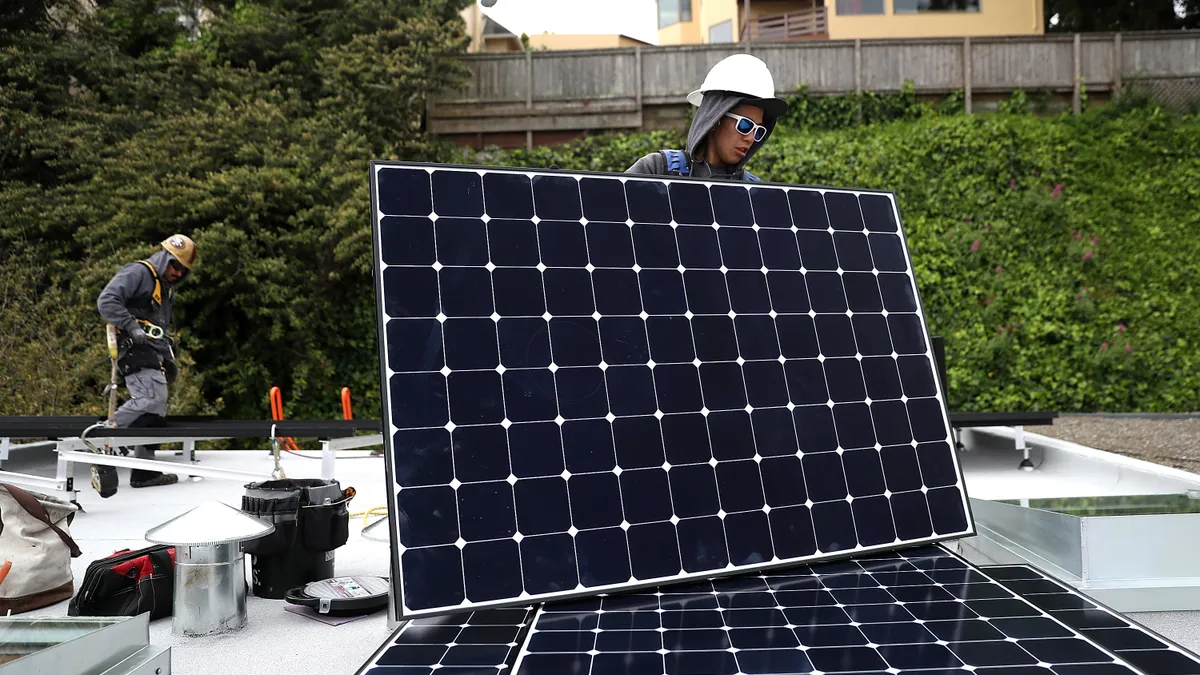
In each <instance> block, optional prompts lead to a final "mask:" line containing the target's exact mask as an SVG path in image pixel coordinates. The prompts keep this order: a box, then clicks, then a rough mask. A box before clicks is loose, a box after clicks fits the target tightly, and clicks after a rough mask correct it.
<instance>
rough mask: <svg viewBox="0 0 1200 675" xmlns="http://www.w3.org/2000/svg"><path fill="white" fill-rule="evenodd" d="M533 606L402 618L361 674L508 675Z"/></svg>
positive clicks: (522, 639)
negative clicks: (406, 620) (419, 617)
mask: <svg viewBox="0 0 1200 675" xmlns="http://www.w3.org/2000/svg"><path fill="white" fill-rule="evenodd" d="M533 613H534V612H533V608H532V607H526V608H512V609H485V610H480V611H477V612H466V613H462V614H449V615H442V616H437V617H428V618H423V619H414V620H412V621H408V622H406V623H405V624H404V625H403V626H401V627H400V629H399V630H397V631H396V633H395V634H394V635H393V636H392V638H394V639H389V640H388V643H387V644H384V645H383V646H382V648H380V649H379V651H377V652H376V653H375V654H374V655H372V656H371V658H370V659H369V660H368V661H367V663H366V664H364V665H363V667H362V668H360V669H359V671H358V672H359V673H361V674H362V675H433V674H434V673H439V674H440V675H502V674H503V675H507V673H508V672H511V671H510V670H509V669H510V668H511V667H512V664H513V661H514V660H515V659H516V656H517V651H518V650H517V647H518V646H519V645H521V644H523V643H524V641H525V635H526V633H527V632H528V629H529V624H530V619H531V618H532V616H533Z"/></svg>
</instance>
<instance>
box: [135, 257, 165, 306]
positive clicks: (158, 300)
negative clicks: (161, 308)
mask: <svg viewBox="0 0 1200 675" xmlns="http://www.w3.org/2000/svg"><path fill="white" fill-rule="evenodd" d="M138 262H140V263H142V264H143V265H145V266H146V269H148V270H150V275H151V276H153V277H154V304H156V305H162V284H161V283H159V281H158V270H156V269H154V265H153V264H151V262H150V261H149V260H139V261H138Z"/></svg>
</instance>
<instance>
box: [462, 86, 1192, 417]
mask: <svg viewBox="0 0 1200 675" xmlns="http://www.w3.org/2000/svg"><path fill="white" fill-rule="evenodd" d="M893 103H894V101H893V102H892V103H889V104H887V105H881V106H877V108H878V109H881V110H884V111H885V113H884V115H883V116H884V117H886V118H890V119H899V120H901V121H896V122H892V123H886V124H866V125H858V124H857V122H855V121H853V120H846V123H845V124H843V125H841V126H843V127H845V128H843V129H840V130H836V131H820V130H817V129H814V128H811V127H810V126H809V125H807V124H798V126H799V127H801V128H799V129H796V128H794V127H793V128H791V129H788V128H783V129H781V130H780V131H778V132H777V133H776V135H775V136H774V137H773V139H772V141H771V142H770V143H769V144H768V145H767V146H766V147H764V148H763V150H762V151H761V152H760V153H759V154H758V155H757V156H756V157H755V159H754V161H753V162H752V167H751V168H752V169H753V170H754V171H755V172H756V173H758V174H759V175H761V176H763V177H764V178H765V179H766V180H771V181H780V182H785V183H799V184H807V185H829V186H847V187H864V188H876V189H885V190H893V191H895V192H896V194H897V197H898V199H899V205H900V213H901V217H902V219H903V221H904V226H905V230H906V232H907V235H908V239H909V246H910V249H911V252H912V256H913V262H914V265H915V268H916V273H917V278H918V284H919V288H920V293H921V295H922V299H923V302H924V305H925V309H926V312H927V318H928V321H929V324H930V328H931V330H932V331H933V332H934V333H935V334H940V335H942V336H944V337H945V339H946V351H947V361H948V376H949V381H950V404H951V407H952V408H953V409H956V410H1033V409H1053V410H1061V411H1094V410H1109V411H1115V410H1139V411H1193V410H1200V368H1198V367H1200V355H1198V353H1197V349H1198V348H1200V293H1198V292H1197V291H1198V290H1200V283H1198V281H1200V273H1198V272H1197V266H1196V260H1197V259H1198V258H1200V236H1198V233H1200V117H1197V116H1194V115H1192V116H1175V115H1171V114H1169V113H1167V112H1164V111H1163V110H1161V109H1159V108H1158V107H1156V106H1154V105H1152V104H1148V103H1145V102H1142V103H1140V104H1126V103H1118V104H1114V105H1109V106H1105V107H1103V108H1096V109H1092V110H1088V111H1085V113H1084V114H1083V115H1081V116H1079V117H1074V116H1071V115H1062V116H1057V117H1051V118H1046V117H1035V116H1032V115H1028V114H1021V113H1022V112H1023V111H1024V109H1025V106H1024V96H1023V95H1020V94H1018V95H1016V96H1014V97H1013V98H1012V99H1010V102H1009V103H1008V105H1007V106H1006V109H1007V110H1012V111H1015V113H1001V114H990V115H977V116H965V115H961V114H956V113H955V111H953V110H950V111H949V112H950V113H951V114H949V115H948V114H946V112H947V111H946V110H945V107H944V106H939V105H936V104H935V105H930V104H922V103H918V102H916V101H915V99H914V100H913V101H912V102H911V103H910V104H909V105H906V106H896V105H894V104H893ZM818 105H824V106H826V107H825V108H820V109H819V110H818V113H819V114H821V115H827V114H829V113H830V111H831V109H832V112H833V113H834V114H836V113H837V106H842V107H845V106H846V104H845V102H844V101H842V102H838V101H831V102H829V103H824V104H818ZM810 113H811V110H810ZM679 141H680V138H679V137H678V136H677V135H674V134H669V133H659V134H654V135H620V136H614V137H609V138H607V139H598V138H590V139H586V140H584V141H581V142H579V143H575V144H572V145H568V146H566V147H563V148H559V149H555V150H549V149H538V150H535V151H534V152H532V153H527V152H524V151H516V152H509V153H490V154H485V155H483V156H481V158H480V159H481V160H483V161H486V162H488V163H494V164H509V165H516V166H549V165H550V164H551V163H557V164H558V165H559V166H561V167H563V168H569V169H588V170H613V171H621V170H624V169H625V168H626V167H627V166H628V164H630V163H631V162H632V161H633V160H634V159H636V158H637V157H638V156H640V155H641V154H644V153H645V152H647V151H651V150H653V149H655V148H658V147H666V146H667V145H669V144H674V145H676V146H677V145H678V143H679Z"/></svg>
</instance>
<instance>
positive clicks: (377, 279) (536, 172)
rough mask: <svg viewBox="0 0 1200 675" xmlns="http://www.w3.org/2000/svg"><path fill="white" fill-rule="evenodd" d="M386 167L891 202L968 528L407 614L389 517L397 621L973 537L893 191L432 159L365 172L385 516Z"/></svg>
mask: <svg viewBox="0 0 1200 675" xmlns="http://www.w3.org/2000/svg"><path fill="white" fill-rule="evenodd" d="M386 168H398V169H424V170H426V171H427V172H429V173H430V174H431V175H432V173H433V172H434V171H437V170H449V171H469V172H476V173H478V174H479V175H480V176H483V175H484V174H487V173H507V174H518V175H523V176H527V177H529V178H530V180H532V179H533V177H535V176H570V177H574V178H576V179H581V178H585V177H595V178H608V179H615V180H619V181H621V183H622V184H625V183H627V182H630V181H645V182H658V183H665V184H671V183H676V182H682V183H699V184H702V185H705V186H706V187H713V186H727V185H737V186H742V187H745V188H746V189H747V191H749V190H751V189H752V188H779V189H782V190H784V191H785V192H788V191H793V190H810V191H818V192H821V193H822V194H824V193H826V192H834V193H845V194H853V195H855V196H856V197H857V196H858V195H881V196H885V197H887V198H888V200H889V201H890V202H891V206H892V217H893V218H894V219H895V223H896V227H897V232H896V234H897V236H898V237H899V239H900V243H901V246H902V248H903V253H904V258H905V263H906V267H907V270H906V274H907V275H908V276H909V278H910V281H911V282H912V287H913V293H914V295H915V300H916V306H917V309H916V312H915V313H916V314H917V316H918V317H919V318H920V326H921V330H922V336H923V338H924V340H925V342H926V353H925V355H926V357H927V358H929V360H930V363H931V367H932V368H933V369H934V374H935V376H934V378H933V380H934V386H935V388H936V392H937V393H936V398H937V400H938V402H939V404H940V405H939V409H940V412H941V415H942V423H943V425H944V426H945V429H946V438H945V440H944V442H945V443H946V444H947V445H948V446H949V447H950V448H951V460H952V463H953V466H954V471H955V474H956V476H957V482H956V484H955V485H954V487H956V488H957V489H958V490H959V491H960V493H961V495H962V500H963V511H964V515H965V518H966V522H967V527H966V529H965V530H963V531H960V532H955V533H950V534H946V535H939V534H937V533H936V531H935V532H933V534H932V536H930V537H927V538H923V539H919V540H910V541H904V542H902V543H893V544H880V545H874V546H869V547H863V546H861V544H860V545H859V546H858V547H856V548H853V549H847V550H841V551H837V552H834V553H818V554H817V555H813V556H809V557H804V558H788V559H780V560H777V561H772V562H767V563H758V564H751V565H744V566H741V567H737V568H735V569H722V570H709V571H704V572H702V573H695V574H688V575H679V576H677V577H666V578H656V579H648V580H646V581H644V582H641V581H639V582H637V583H633V582H630V583H617V584H611V585H605V586H596V587H589V588H586V589H581V588H576V589H572V590H569V591H564V592H560V593H548V594H539V595H528V594H524V593H523V594H522V596H521V597H515V598H511V599H502V600H494V601H485V602H476V603H472V602H469V601H464V602H463V603H462V604H460V605H458V606H455V607H445V608H440V607H439V608H433V609H422V610H408V609H406V607H405V604H404V586H403V583H402V581H403V580H402V566H401V562H400V555H401V551H400V550H399V540H398V537H399V535H398V523H397V521H396V520H393V525H392V528H393V529H392V535H393V536H392V538H391V542H390V546H391V555H392V565H393V577H394V578H393V583H392V586H391V588H392V591H393V593H394V595H393V605H394V612H395V616H396V618H397V620H401V621H402V620H405V619H412V618H418V617H428V616H438V615H444V614H452V613H460V612H463V611H465V610H469V609H483V608H487V607H515V606H521V605H528V604H529V603H530V602H540V601H549V600H567V599H572V598H579V597H587V596H591V595H595V594H597V593H604V592H618V591H627V590H635V589H641V588H652V587H655V586H660V585H664V584H668V583H672V582H675V581H686V580H689V579H698V578H720V577H728V576H733V575H737V574H743V573H747V572H755V571H764V570H770V569H774V568H779V567H784V566H787V565H793V564H798V563H812V562H822V561H832V560H841V559H847V558H850V557H853V556H858V555H862V554H863V553H868V552H871V551H884V550H891V549H896V548H904V547H910V546H921V545H927V544H932V543H937V542H942V541H949V540H953V539H958V538H962V537H969V536H974V535H975V534H976V528H975V523H974V517H973V514H972V511H971V503H970V498H969V496H968V494H967V490H966V485H965V481H964V477H963V471H962V466H961V463H960V461H959V458H958V456H957V453H956V452H955V451H954V450H953V448H954V447H955V446H954V443H953V438H952V434H953V431H952V429H953V427H952V425H951V422H950V412H949V407H948V404H947V396H946V392H945V390H944V389H943V387H942V383H941V378H940V377H938V376H937V370H936V364H935V363H934V357H933V356H932V341H931V339H930V333H929V327H928V323H927V321H926V313H925V305H924V302H923V300H922V297H921V292H920V288H919V285H918V284H917V280H916V275H915V273H914V271H913V265H912V256H911V252H910V250H909V246H908V242H907V240H906V238H905V235H904V225H903V221H902V219H901V217H900V213H899V209H898V207H897V205H896V196H895V193H894V192H891V191H885V190H872V189H859V188H854V189H848V188H838V187H830V186H821V185H796V184H787V183H778V182H770V181H763V182H756V183H744V182H740V181H732V180H721V179H700V178H695V177H690V176H687V177H680V176H641V175H632V174H622V173H607V172H596V171H568V170H562V169H537V168H519V167H496V166H487V165H476V164H438V163H429V162H404V161H389V160H372V161H371V162H370V170H369V182H370V191H371V192H370V195H371V231H372V238H371V240H372V253H373V261H372V267H373V270H374V283H375V286H376V288H375V290H376V318H377V331H378V336H379V338H378V339H379V348H378V350H377V351H378V356H379V365H380V382H381V403H382V405H381V419H382V431H383V436H384V439H383V440H384V447H385V448H386V450H387V452H385V453H384V464H385V470H386V475H387V481H388V508H389V512H390V513H393V514H395V513H398V512H399V510H398V505H397V495H398V491H397V489H396V487H395V485H396V481H395V475H396V473H395V469H396V467H395V465H394V461H395V457H394V452H395V450H394V447H393V437H394V434H395V432H396V430H397V428H396V427H393V425H392V422H391V412H392V411H391V408H390V388H389V384H388V383H389V376H388V365H387V349H386V325H387V321H388V315H387V313H386V311H385V309H384V297H383V293H382V291H381V290H380V289H382V288H383V271H384V269H385V267H386V266H387V265H386V264H385V263H384V262H383V258H382V239H381V230H380V220H381V217H382V212H381V211H380V208H379V199H380V196H379V194H378V181H377V176H378V173H379V171H380V170H381V169H386ZM936 442H942V441H936Z"/></svg>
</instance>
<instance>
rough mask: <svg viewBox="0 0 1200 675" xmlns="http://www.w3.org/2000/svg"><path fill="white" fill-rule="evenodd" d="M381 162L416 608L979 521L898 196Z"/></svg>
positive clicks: (390, 373)
mask: <svg viewBox="0 0 1200 675" xmlns="http://www.w3.org/2000/svg"><path fill="white" fill-rule="evenodd" d="M371 176H372V207H373V223H374V238H375V250H376V256H377V257H376V261H375V264H376V268H377V275H376V277H377V293H378V306H379V319H380V351H381V366H382V378H383V382H384V386H383V419H384V427H385V428H384V437H385V439H386V442H387V446H388V449H389V455H390V456H389V459H388V463H387V466H388V472H389V476H388V479H389V480H391V481H394V482H395V484H396V485H395V489H394V490H393V491H391V492H392V494H391V495H390V503H389V507H390V509H391V511H390V512H391V513H392V514H394V516H395V517H394V518H393V523H394V527H396V528H397V531H396V533H395V535H396V536H394V537H393V547H394V553H395V554H396V555H397V569H398V570H399V572H398V579H397V585H396V591H397V593H396V596H397V597H398V604H397V608H396V609H397V614H398V615H399V616H400V617H413V616H424V615H434V614H439V613H446V612H461V611H463V609H464V608H481V607H489V606H501V605H509V604H514V603H527V602H530V601H531V600H532V601H539V600H545V599H553V598H564V597H574V596H579V595H584V594H595V593H600V592H608V591H615V590H619V589H628V588H635V587H644V586H650V585H657V584H663V583H667V582H671V581H677V580H681V579H688V578H700V577H709V576H714V575H720V574H729V573H734V572H737V571H747V570H760V569H767V568H770V567H772V566H778V565H783V564H787V563H794V562H797V561H810V560H819V559H827V558H830V557H845V556H847V555H850V554H855V553H861V552H864V551H872V550H880V549H884V548H888V547H892V546H895V545H898V544H901V543H920V542H931V541H937V540H940V539H944V538H947V537H954V536H961V535H964V534H969V533H971V532H972V531H973V529H972V526H971V523H970V519H969V517H968V511H967V503H966V496H965V493H964V491H963V487H962V479H961V472H960V470H959V467H958V465H957V460H956V458H955V456H954V453H953V452H952V450H951V445H950V436H949V428H948V425H947V419H946V408H945V405H944V403H943V401H944V393H943V392H942V391H941V389H940V383H939V381H938V378H937V377H936V376H935V370H934V365H933V359H932V356H931V352H930V346H929V335H928V332H927V328H926V325H925V321H924V319H923V314H922V310H921V306H920V302H919V296H918V294H917V290H916V285H915V282H914V278H913V274H912V269H911V265H910V264H909V256H908V251H907V247H906V244H905V241H904V237H903V232H902V230H901V227H900V223H899V218H898V216H897V211H896V207H895V204H894V198H893V196H892V195H891V194H890V193H881V192H866V191H849V190H836V189H810V188H792V187H786V186H774V185H770V184H740V183H721V182H704V181H699V180H693V179H671V178H644V177H629V176H619V175H610V174H576V173H566V172H552V171H544V172H538V171H518V170H512V169H484V168H472V167H450V166H426V165H412V164H402V163H380V162H377V163H374V164H373V165H372V174H371Z"/></svg>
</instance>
